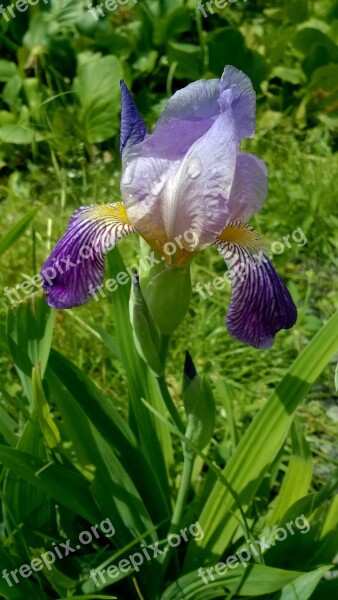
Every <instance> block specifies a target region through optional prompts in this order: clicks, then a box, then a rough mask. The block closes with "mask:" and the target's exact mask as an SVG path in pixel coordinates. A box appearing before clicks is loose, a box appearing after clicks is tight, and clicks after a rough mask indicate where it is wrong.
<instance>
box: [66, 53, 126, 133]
mask: <svg viewBox="0 0 338 600" xmlns="http://www.w3.org/2000/svg"><path fill="white" fill-rule="evenodd" d="M79 59H80V64H79V66H78V70H77V77H76V79H75V81H74V86H73V89H74V91H75V92H76V94H77V97H78V101H79V105H80V107H79V109H78V113H77V114H78V120H79V124H80V126H81V127H82V128H83V133H84V135H85V137H86V138H87V140H88V142H89V143H90V144H96V143H98V142H104V141H105V140H108V139H109V138H111V137H112V136H113V135H114V134H115V133H116V132H117V130H118V126H119V120H118V116H119V113H120V80H121V79H122V78H123V69H122V66H121V63H120V61H119V60H118V59H117V58H116V57H115V56H104V57H102V56H99V55H90V54H89V57H88V55H83V54H80V55H79ZM85 59H86V61H85Z"/></svg>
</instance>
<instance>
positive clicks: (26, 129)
mask: <svg viewBox="0 0 338 600" xmlns="http://www.w3.org/2000/svg"><path fill="white" fill-rule="evenodd" d="M35 138H36V132H35V131H34V129H32V128H31V127H30V125H29V124H28V123H16V124H13V125H11V124H8V125H2V126H1V127H0V141H1V142H3V143H4V144H18V145H27V144H32V143H33V141H34V140H35Z"/></svg>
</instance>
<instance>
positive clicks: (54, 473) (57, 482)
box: [0, 446, 102, 523]
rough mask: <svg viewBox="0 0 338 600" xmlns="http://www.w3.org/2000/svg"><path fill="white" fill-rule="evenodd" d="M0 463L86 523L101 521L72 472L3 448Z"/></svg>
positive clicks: (81, 482)
mask: <svg viewBox="0 0 338 600" xmlns="http://www.w3.org/2000/svg"><path fill="white" fill-rule="evenodd" d="M0 462H2V463H3V464H4V465H5V466H6V467H8V469H10V470H11V471H13V472H14V473H16V474H17V475H18V476H19V477H20V478H22V479H24V480H25V481H28V482H29V483H31V484H33V486H35V487H37V488H38V489H39V490H42V491H43V492H45V493H46V494H49V495H50V496H51V497H52V498H54V499H55V500H56V501H57V502H60V503H61V504H63V505H64V506H67V507H68V508H69V509H70V510H72V511H73V512H74V513H75V514H77V515H81V516H82V517H83V518H84V519H86V520H87V521H89V522H90V523H95V522H96V521H97V520H98V519H100V518H101V519H102V515H101V513H100V511H99V509H98V508H97V506H96V504H95V503H94V501H93V500H92V498H91V494H90V492H89V484H88V482H87V481H86V480H85V479H84V478H83V477H82V476H81V475H79V474H78V473H76V472H75V471H74V470H70V469H68V468H66V467H65V466H64V465H63V466H60V465H57V464H55V463H52V462H50V463H47V462H46V461H45V460H41V459H39V458H36V456H33V455H32V454H28V453H27V452H22V451H20V450H17V449H15V448H6V447H5V446H0ZM23 501H24V498H23Z"/></svg>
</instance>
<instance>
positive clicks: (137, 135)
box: [120, 81, 147, 154]
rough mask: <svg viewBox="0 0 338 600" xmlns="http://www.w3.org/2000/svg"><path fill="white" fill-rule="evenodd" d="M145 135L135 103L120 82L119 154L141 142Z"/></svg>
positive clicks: (144, 128)
mask: <svg viewBox="0 0 338 600" xmlns="http://www.w3.org/2000/svg"><path fill="white" fill-rule="evenodd" d="M146 134H147V129H146V126H145V123H144V121H143V119H142V118H141V116H140V114H139V112H138V110H137V108H136V106H135V102H134V100H133V99H132V97H131V94H130V92H129V90H128V88H127V86H126V84H125V83H124V81H121V139H120V153H121V154H122V152H123V150H124V148H125V147H126V146H128V145H131V144H138V143H139V142H143V140H144V138H145V136H146Z"/></svg>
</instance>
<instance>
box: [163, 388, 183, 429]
mask: <svg viewBox="0 0 338 600" xmlns="http://www.w3.org/2000/svg"><path fill="white" fill-rule="evenodd" d="M157 383H158V387H159V389H160V392H161V395H162V398H163V401H164V403H165V405H166V407H167V410H168V412H169V414H170V416H171V418H172V420H173V421H174V423H175V425H176V427H177V429H179V431H181V432H182V433H184V432H185V425H184V423H183V421H182V419H181V417H180V414H179V412H178V410H177V408H176V406H175V404H174V402H173V400H172V397H171V396H170V394H169V390H168V387H167V383H166V380H165V378H164V377H163V376H162V377H158V378H157Z"/></svg>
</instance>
